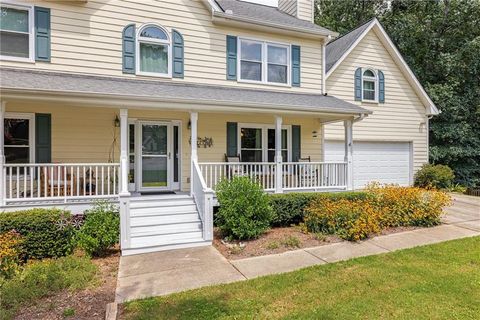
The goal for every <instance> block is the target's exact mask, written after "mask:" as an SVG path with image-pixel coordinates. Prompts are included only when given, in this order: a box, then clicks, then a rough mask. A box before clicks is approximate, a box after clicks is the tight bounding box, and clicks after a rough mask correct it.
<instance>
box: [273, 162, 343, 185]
mask: <svg viewBox="0 0 480 320" xmlns="http://www.w3.org/2000/svg"><path fill="white" fill-rule="evenodd" d="M282 169H283V170H282V174H283V179H282V181H283V183H282V188H283V189H284V190H295V189H328V188H339V189H345V188H346V187H347V164H346V163H345V162H339V163H330V162H284V163H283V165H282Z"/></svg>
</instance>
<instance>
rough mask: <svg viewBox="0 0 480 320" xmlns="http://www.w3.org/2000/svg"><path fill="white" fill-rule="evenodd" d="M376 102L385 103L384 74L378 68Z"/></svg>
mask: <svg viewBox="0 0 480 320" xmlns="http://www.w3.org/2000/svg"><path fill="white" fill-rule="evenodd" d="M378 102H380V103H385V75H384V74H383V72H382V70H378Z"/></svg>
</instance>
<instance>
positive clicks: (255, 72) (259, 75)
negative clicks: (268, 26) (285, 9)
mask: <svg viewBox="0 0 480 320" xmlns="http://www.w3.org/2000/svg"><path fill="white" fill-rule="evenodd" d="M238 47H239V56H240V59H239V65H238V68H239V74H240V81H247V82H261V83H267V84H280V85H289V84H290V59H289V56H290V46H288V45H283V44H276V43H270V42H264V41H255V40H248V39H240V40H239V46H238Z"/></svg>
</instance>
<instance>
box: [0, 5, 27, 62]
mask: <svg viewBox="0 0 480 320" xmlns="http://www.w3.org/2000/svg"><path fill="white" fill-rule="evenodd" d="M1 5H2V7H7V8H14V9H18V10H27V11H28V26H29V33H28V58H22V57H13V56H5V55H0V60H3V61H17V62H29V63H35V17H34V12H33V11H34V10H33V9H34V6H33V5H28V4H23V3H18V2H14V1H9V0H2V2H1ZM18 33H21V32H18Z"/></svg>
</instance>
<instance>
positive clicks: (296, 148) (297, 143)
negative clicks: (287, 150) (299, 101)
mask: <svg viewBox="0 0 480 320" xmlns="http://www.w3.org/2000/svg"><path fill="white" fill-rule="evenodd" d="M301 145H302V139H301V129H300V126H292V161H294V162H297V161H298V159H300V158H301V157H302V156H301V154H302V152H301V151H302V150H301Z"/></svg>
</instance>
